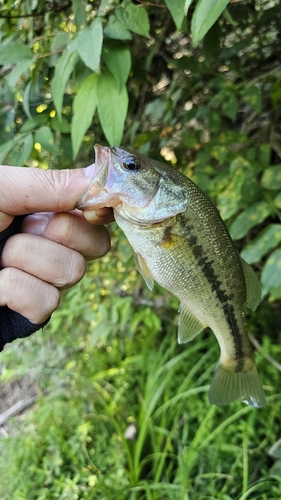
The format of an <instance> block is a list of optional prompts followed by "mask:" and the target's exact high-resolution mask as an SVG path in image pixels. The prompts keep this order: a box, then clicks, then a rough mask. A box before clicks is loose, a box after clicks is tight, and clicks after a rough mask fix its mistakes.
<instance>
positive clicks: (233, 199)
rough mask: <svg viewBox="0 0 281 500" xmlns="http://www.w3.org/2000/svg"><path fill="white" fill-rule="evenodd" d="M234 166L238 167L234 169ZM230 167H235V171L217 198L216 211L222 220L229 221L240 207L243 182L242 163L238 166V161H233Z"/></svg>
mask: <svg viewBox="0 0 281 500" xmlns="http://www.w3.org/2000/svg"><path fill="white" fill-rule="evenodd" d="M236 164H237V165H238V167H236ZM232 165H233V166H234V167H235V171H234V173H233V175H232V179H231V182H230V183H229V184H228V186H227V188H226V189H224V191H222V192H221V193H220V194H219V195H218V198H217V204H218V209H219V211H220V213H221V216H222V218H223V219H224V220H227V219H229V218H230V217H231V216H232V215H234V214H235V213H237V211H238V210H239V208H240V206H241V198H242V186H243V184H244V182H245V172H244V168H243V162H242V164H241V165H239V160H234V161H233V162H232Z"/></svg>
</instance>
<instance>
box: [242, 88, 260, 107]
mask: <svg viewBox="0 0 281 500" xmlns="http://www.w3.org/2000/svg"><path fill="white" fill-rule="evenodd" d="M241 97H242V99H243V100H244V101H245V102H246V103H247V104H249V106H250V107H251V108H252V109H253V110H254V111H256V112H257V113H260V112H261V109H262V95H261V91H260V89H259V88H258V87H257V86H256V85H251V86H250V87H247V88H246V89H245V90H243V91H242V92H241Z"/></svg>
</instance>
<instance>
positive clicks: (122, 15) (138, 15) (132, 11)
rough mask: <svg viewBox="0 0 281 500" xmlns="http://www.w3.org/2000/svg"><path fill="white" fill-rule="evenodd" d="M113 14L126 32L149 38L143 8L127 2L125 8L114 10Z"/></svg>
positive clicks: (147, 20) (147, 21)
mask: <svg viewBox="0 0 281 500" xmlns="http://www.w3.org/2000/svg"><path fill="white" fill-rule="evenodd" d="M115 14H116V17H117V19H118V21H120V22H121V23H122V24H124V26H125V27H126V28H127V29H128V30H130V31H133V32H134V33H137V34H138V35H142V36H146V37H149V17H148V14H147V11H146V9H145V7H143V6H141V5H134V4H133V3H131V2H128V3H126V4H125V7H123V6H122V7H119V8H118V9H116V11H115Z"/></svg>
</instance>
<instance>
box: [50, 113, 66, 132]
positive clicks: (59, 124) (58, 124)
mask: <svg viewBox="0 0 281 500" xmlns="http://www.w3.org/2000/svg"><path fill="white" fill-rule="evenodd" d="M50 125H51V127H52V129H53V130H54V131H55V132H61V133H62V134H69V133H70V124H69V123H68V121H67V119H66V118H65V117H64V116H62V117H61V119H60V118H59V117H58V115H56V116H54V118H52V119H51V121H50Z"/></svg>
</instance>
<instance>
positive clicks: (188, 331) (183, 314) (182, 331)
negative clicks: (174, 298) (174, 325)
mask: <svg viewBox="0 0 281 500" xmlns="http://www.w3.org/2000/svg"><path fill="white" fill-rule="evenodd" d="M179 312H180V316H179V323H178V324H179V328H178V342H179V344H184V343H186V342H190V340H192V339H194V337H196V335H198V334H199V333H200V332H202V330H203V329H204V328H205V327H206V325H204V324H203V323H201V321H200V320H199V319H197V318H196V316H194V314H193V313H192V312H191V311H190V310H189V309H187V308H186V307H185V306H184V305H183V304H181V305H180V310H179Z"/></svg>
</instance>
